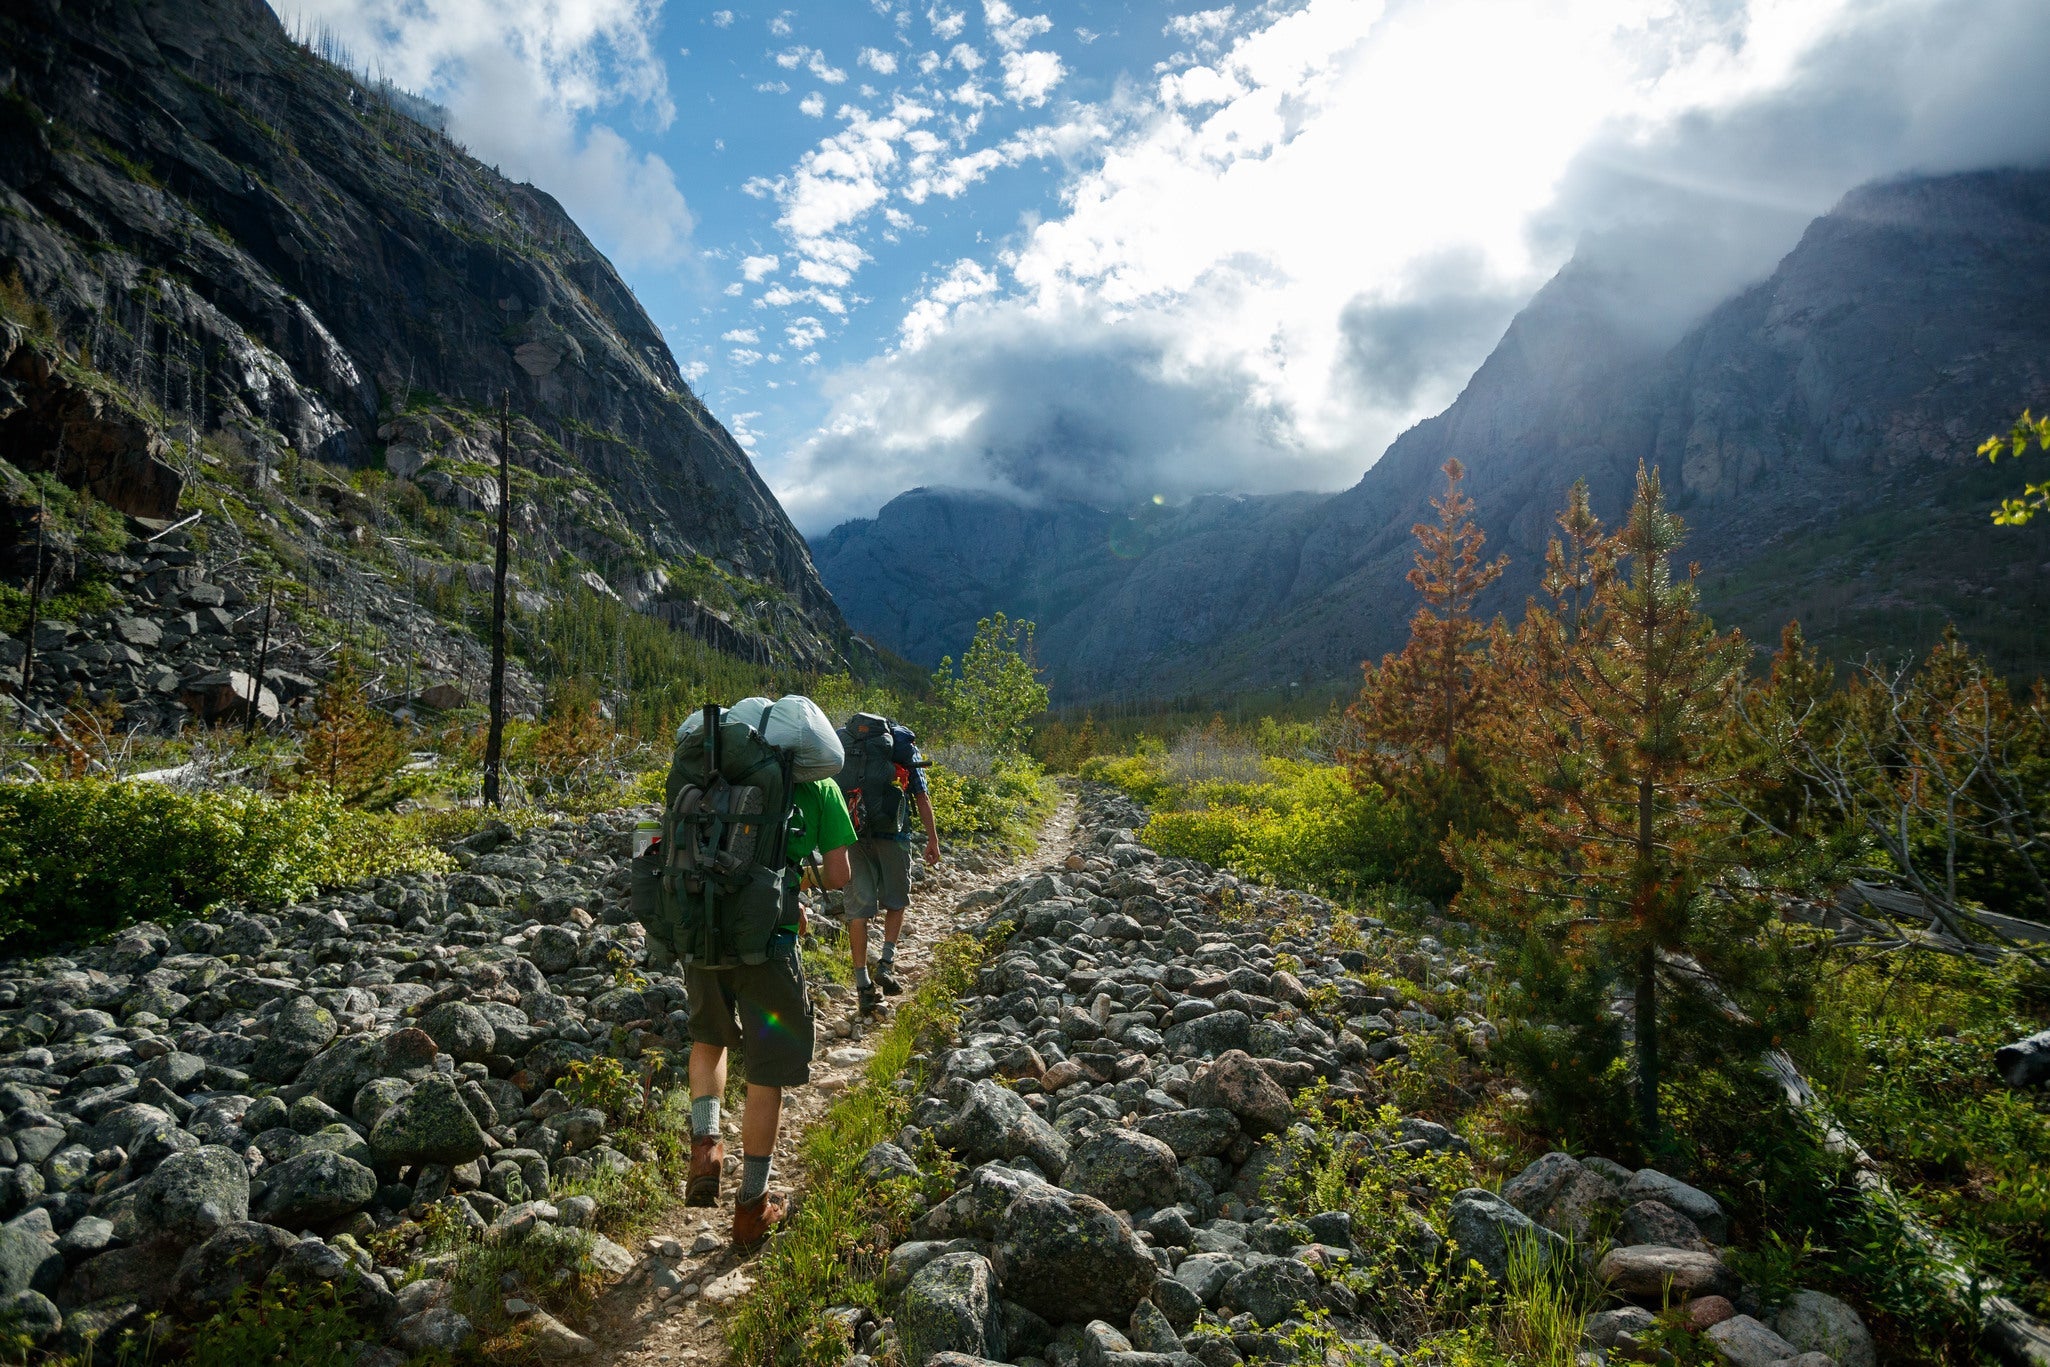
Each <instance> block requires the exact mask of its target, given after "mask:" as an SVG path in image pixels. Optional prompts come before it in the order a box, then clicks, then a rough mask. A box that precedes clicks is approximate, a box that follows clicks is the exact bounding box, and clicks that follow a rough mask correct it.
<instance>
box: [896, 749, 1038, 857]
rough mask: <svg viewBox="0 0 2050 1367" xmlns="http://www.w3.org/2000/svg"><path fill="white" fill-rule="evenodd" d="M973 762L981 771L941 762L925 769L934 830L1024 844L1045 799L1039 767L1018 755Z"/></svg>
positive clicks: (943, 834) (960, 836)
mask: <svg viewBox="0 0 2050 1367" xmlns="http://www.w3.org/2000/svg"><path fill="white" fill-rule="evenodd" d="M978 767H981V768H982V769H984V772H981V773H962V772H960V771H958V770H955V769H951V768H949V767H947V766H946V765H944V764H934V765H933V766H932V767H931V768H929V769H927V770H926V771H925V778H926V784H927V786H928V788H930V790H931V792H932V814H933V822H934V824H935V825H937V826H938V827H939V832H940V836H941V837H942V838H943V839H946V840H995V841H999V842H1001V843H1003V844H1006V845H1026V844H1029V843H1030V842H1031V840H1032V836H1033V833H1034V831H1035V830H1037V828H1038V826H1039V822H1040V820H1041V819H1042V818H1043V817H1044V816H1045V814H1046V810H1047V808H1048V807H1049V806H1050V805H1051V802H1050V799H1049V797H1048V794H1047V788H1046V775H1045V773H1044V771H1042V770H1041V769H1040V767H1039V765H1038V764H1037V763H1036V762H1035V761H1033V760H1030V759H1027V758H1025V757H1024V756H1022V755H1021V756H1017V757H1015V758H1002V759H993V760H991V761H990V762H989V763H988V764H986V765H983V766H978Z"/></svg>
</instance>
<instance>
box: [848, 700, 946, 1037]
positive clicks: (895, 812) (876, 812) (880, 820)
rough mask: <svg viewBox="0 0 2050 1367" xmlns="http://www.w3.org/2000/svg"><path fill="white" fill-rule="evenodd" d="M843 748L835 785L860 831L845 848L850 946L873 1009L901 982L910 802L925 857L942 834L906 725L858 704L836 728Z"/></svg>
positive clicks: (858, 982) (866, 1010)
mask: <svg viewBox="0 0 2050 1367" xmlns="http://www.w3.org/2000/svg"><path fill="white" fill-rule="evenodd" d="M840 748H841V749H842V750H843V751H845V752H846V756H847V762H846V765H845V767H844V768H842V769H841V770H840V788H841V790H842V791H843V792H845V793H846V795H847V805H848V808H849V810H850V811H852V812H853V814H854V829H855V831H856V832H857V833H858V834H859V835H860V837H861V839H860V840H859V841H858V842H857V843H856V844H855V846H854V848H853V849H852V850H851V851H849V854H850V856H851V860H850V862H851V863H852V865H853V882H852V883H851V884H850V886H849V888H848V892H847V913H846V917H847V948H848V954H849V957H850V958H852V959H853V961H854V988H855V991H856V993H857V994H858V996H859V999H860V1005H861V1011H862V1014H863V1015H874V1014H875V1013H876V1012H877V1011H879V1010H881V1009H882V1004H883V1003H882V999H883V995H884V994H888V995H890V996H895V995H896V994H897V993H898V991H900V990H901V989H900V988H899V986H898V983H897V977H896V973H895V967H896V958H897V938H898V936H900V935H901V934H903V932H904V909H905V908H906V907H908V906H910V905H911V821H910V815H911V808H913V807H915V808H916V809H917V811H918V819H919V822H920V824H921V825H922V826H923V827H924V829H925V862H926V864H927V865H935V864H938V863H939V862H940V835H939V828H938V827H937V826H936V825H934V824H933V815H932V797H931V795H930V794H929V793H928V792H927V791H926V786H925V757H924V756H923V755H921V754H919V753H918V737H917V736H915V735H914V734H912V731H911V728H910V727H908V726H902V725H899V724H898V723H896V722H893V721H891V720H890V719H889V718H887V717H878V716H876V715H874V714H873V713H868V712H857V713H855V714H854V715H853V716H852V717H849V718H848V719H847V724H846V725H845V726H843V727H841V728H840ZM907 797H908V798H909V801H908V802H907V801H906V798H907ZM878 911H880V912H881V913H882V918H883V949H882V954H881V955H880V956H879V957H878V958H877V960H876V962H875V965H874V966H873V968H871V966H870V965H869V961H868V923H869V922H870V921H871V920H873V919H874V918H875V916H876V913H877V912H878Z"/></svg>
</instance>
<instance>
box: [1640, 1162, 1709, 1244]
mask: <svg viewBox="0 0 2050 1367" xmlns="http://www.w3.org/2000/svg"><path fill="white" fill-rule="evenodd" d="M1623 1199H1624V1200H1625V1201H1663V1202H1664V1203H1665V1204H1667V1205H1669V1206H1671V1207H1672V1208H1673V1209H1674V1210H1677V1211H1679V1212H1680V1213H1681V1214H1682V1215H1684V1216H1686V1217H1687V1218H1688V1219H1690V1220H1692V1221H1693V1222H1694V1223H1695V1224H1696V1225H1697V1226H1698V1227H1699V1228H1700V1230H1701V1233H1702V1236H1703V1237H1704V1238H1708V1239H1711V1240H1713V1241H1715V1242H1716V1243H1722V1242H1724V1241H1725V1240H1727V1239H1728V1238H1729V1237H1730V1222H1729V1217H1728V1216H1726V1215H1724V1214H1723V1207H1722V1203H1721V1202H1720V1201H1718V1200H1716V1199H1715V1197H1713V1196H1710V1195H1709V1194H1708V1193H1707V1192H1705V1191H1702V1190H1699V1189H1698V1188H1695V1187H1690V1186H1688V1185H1687V1184H1686V1183H1685V1182H1682V1181H1681V1180H1680V1179H1679V1178H1677V1177H1668V1176H1666V1175H1665V1174H1664V1173H1662V1172H1659V1171H1658V1170H1656V1169H1654V1168H1639V1169H1638V1170H1637V1173H1636V1175H1635V1176H1633V1177H1632V1178H1631V1179H1630V1182H1629V1185H1627V1186H1625V1187H1624V1188H1623Z"/></svg>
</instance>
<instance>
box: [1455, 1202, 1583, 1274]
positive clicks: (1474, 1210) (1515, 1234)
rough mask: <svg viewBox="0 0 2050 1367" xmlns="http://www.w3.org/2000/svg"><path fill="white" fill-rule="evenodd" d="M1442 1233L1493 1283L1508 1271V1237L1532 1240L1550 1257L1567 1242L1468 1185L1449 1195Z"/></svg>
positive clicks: (1564, 1248)
mask: <svg viewBox="0 0 2050 1367" xmlns="http://www.w3.org/2000/svg"><path fill="white" fill-rule="evenodd" d="M1445 1229H1446V1233H1448V1234H1450V1235H1451V1236H1452V1242H1453V1244H1454V1245H1455V1246H1456V1247H1457V1250H1458V1251H1457V1255H1456V1256H1458V1257H1460V1258H1463V1259H1469V1260H1471V1261H1473V1262H1476V1263H1479V1264H1480V1266H1481V1270H1482V1271H1484V1272H1486V1273H1487V1274H1488V1276H1489V1278H1490V1279H1492V1280H1493V1281H1494V1282H1496V1283H1497V1284H1500V1283H1501V1282H1503V1281H1504V1280H1505V1279H1506V1278H1507V1277H1508V1275H1509V1247H1510V1242H1511V1241H1512V1240H1519V1241H1520V1240H1531V1241H1534V1242H1535V1243H1536V1244H1537V1245H1538V1247H1539V1249H1540V1250H1541V1256H1543V1257H1545V1258H1547V1259H1550V1258H1552V1257H1556V1256H1558V1255H1560V1254H1561V1253H1563V1252H1564V1251H1565V1250H1566V1248H1567V1242H1566V1240H1565V1238H1564V1237H1563V1236H1562V1235H1559V1234H1557V1233H1554V1232H1553V1231H1552V1230H1549V1229H1546V1228H1545V1227H1544V1226H1543V1225H1540V1224H1538V1223H1537V1222H1536V1221H1535V1220H1532V1219H1531V1218H1530V1217H1529V1216H1528V1215H1525V1214H1524V1213H1523V1212H1522V1211H1520V1210H1518V1209H1517V1208H1516V1207H1514V1206H1512V1205H1510V1204H1509V1203H1508V1202H1507V1201H1505V1200H1503V1199H1502V1198H1501V1197H1499V1196H1497V1195H1495V1193H1493V1192H1491V1191H1485V1190H1483V1189H1481V1188H1479V1187H1468V1188H1466V1189H1465V1190H1464V1191H1461V1192H1459V1193H1458V1194H1457V1195H1455V1196H1454V1197H1453V1198H1452V1210H1451V1214H1450V1215H1449V1217H1448V1218H1447V1220H1446V1224H1445Z"/></svg>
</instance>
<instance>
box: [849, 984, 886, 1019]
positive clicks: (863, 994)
mask: <svg viewBox="0 0 2050 1367" xmlns="http://www.w3.org/2000/svg"><path fill="white" fill-rule="evenodd" d="M854 999H855V1002H856V1004H857V1005H858V1006H859V1007H860V1009H861V1014H862V1015H864V1016H880V1015H881V1014H883V994H882V993H880V992H878V991H876V989H875V984H874V983H870V984H869V985H868V986H867V987H862V988H856V989H855V993H854Z"/></svg>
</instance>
